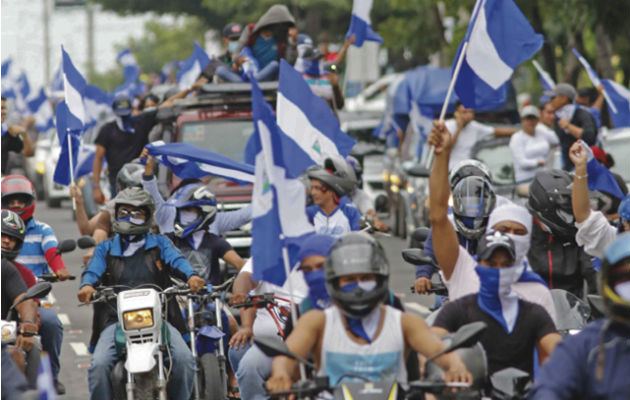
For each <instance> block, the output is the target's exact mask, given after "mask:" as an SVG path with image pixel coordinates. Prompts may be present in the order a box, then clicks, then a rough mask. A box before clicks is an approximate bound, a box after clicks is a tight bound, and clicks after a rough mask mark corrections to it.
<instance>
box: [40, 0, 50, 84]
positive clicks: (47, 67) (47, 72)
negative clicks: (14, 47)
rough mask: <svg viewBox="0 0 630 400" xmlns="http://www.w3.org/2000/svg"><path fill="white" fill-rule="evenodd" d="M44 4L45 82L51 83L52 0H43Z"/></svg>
mask: <svg viewBox="0 0 630 400" xmlns="http://www.w3.org/2000/svg"><path fill="white" fill-rule="evenodd" d="M42 2H43V5H44V12H43V13H42V15H43V26H44V84H45V85H46V87H48V86H49V85H50V0H42Z"/></svg>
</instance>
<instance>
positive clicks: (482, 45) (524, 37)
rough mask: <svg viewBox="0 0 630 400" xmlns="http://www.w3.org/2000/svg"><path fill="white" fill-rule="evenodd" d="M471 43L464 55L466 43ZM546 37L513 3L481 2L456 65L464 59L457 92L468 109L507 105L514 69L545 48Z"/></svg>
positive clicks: (456, 86)
mask: <svg viewBox="0 0 630 400" xmlns="http://www.w3.org/2000/svg"><path fill="white" fill-rule="evenodd" d="M466 42H468V47H467V49H466V52H465V54H463V55H462V48H463V45H464V43H466ZM542 44H543V36H542V35H540V34H537V33H536V32H534V29H533V28H532V27H531V25H530V24H529V22H528V21H527V18H525V16H524V15H523V14H522V13H521V10H519V8H518V7H517V6H516V4H514V2H513V1H512V0H477V3H476V4H475V9H474V10H473V14H472V17H471V20H470V24H469V25H468V31H467V32H466V37H465V38H464V40H463V41H462V44H461V45H460V48H459V51H458V52H457V56H456V57H455V62H454V63H453V66H455V65H456V64H457V61H458V59H459V58H460V57H462V56H463V57H464V59H463V62H462V66H461V70H460V72H459V75H458V77H457V81H456V83H455V92H456V93H457V96H458V97H459V99H460V100H461V102H462V104H464V106H466V107H468V108H477V109H478V108H482V107H488V106H492V105H495V104H498V103H502V102H503V101H505V97H506V88H505V86H504V85H505V83H506V82H507V81H508V80H509V79H510V77H511V76H512V73H513V72H514V68H516V67H517V66H518V65H519V64H521V63H522V62H523V61H525V60H527V59H529V58H530V57H532V56H533V55H534V54H535V53H536V52H537V51H538V50H539V49H540V48H541V46H542Z"/></svg>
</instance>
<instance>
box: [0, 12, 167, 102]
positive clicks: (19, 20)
mask: <svg viewBox="0 0 630 400" xmlns="http://www.w3.org/2000/svg"><path fill="white" fill-rule="evenodd" d="M44 1H47V0H28V1H24V0H2V3H1V6H0V31H1V44H0V46H1V47H0V54H1V56H0V60H2V61H5V60H6V59H7V58H9V57H10V58H12V60H13V63H14V64H13V65H14V66H17V67H19V68H23V69H24V70H25V71H26V74H27V76H28V79H29V82H30V85H31V90H38V89H39V87H40V86H42V85H43V84H44V83H45V64H44V29H43V22H42V21H43V15H44ZM48 1H50V3H51V6H50V9H51V14H50V74H51V77H52V75H53V74H54V73H55V71H56V70H57V68H58V67H59V63H60V60H61V45H62V44H63V46H64V48H65V50H66V52H68V54H69V55H70V57H71V58H72V61H73V63H74V65H75V66H76V67H77V68H78V69H79V71H80V72H81V73H82V74H83V75H84V76H85V75H86V72H87V68H86V63H87V30H86V27H87V13H86V10H85V8H84V7H71V8H58V9H55V7H54V6H53V3H54V1H53V0H48ZM151 19H157V20H159V21H162V22H172V21H173V20H174V17H173V16H159V17H158V16H156V15H153V14H143V15H135V16H124V17H123V16H119V15H117V14H115V13H113V12H103V11H96V12H95V16H94V25H95V29H94V35H95V37H94V41H95V58H96V60H95V67H96V70H97V71H98V72H104V71H107V70H108V69H110V68H112V67H113V66H114V65H115V64H116V55H117V54H116V51H115V50H114V44H120V43H124V42H126V39H127V38H128V37H129V36H133V37H141V36H142V34H143V32H144V23H145V22H146V21H148V20H151Z"/></svg>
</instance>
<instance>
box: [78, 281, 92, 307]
mask: <svg viewBox="0 0 630 400" xmlns="http://www.w3.org/2000/svg"><path fill="white" fill-rule="evenodd" d="M94 292H96V289H94V288H93V287H92V286H90V285H85V286H83V287H82V288H81V289H79V293H77V297H78V298H79V301H80V302H81V303H85V304H90V300H91V299H92V294H93V293H94Z"/></svg>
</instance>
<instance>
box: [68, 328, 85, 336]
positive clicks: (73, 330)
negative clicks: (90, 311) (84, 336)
mask: <svg viewBox="0 0 630 400" xmlns="http://www.w3.org/2000/svg"><path fill="white" fill-rule="evenodd" d="M82 332H83V330H82V329H71V330H70V331H69V332H68V333H69V334H72V335H80V334H81V333H82Z"/></svg>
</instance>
